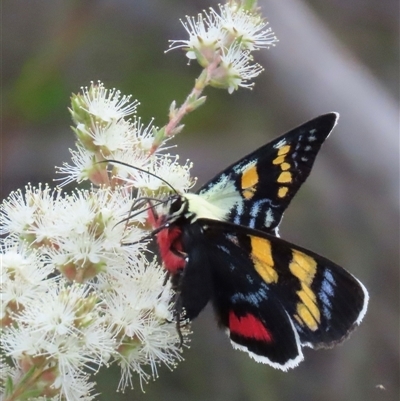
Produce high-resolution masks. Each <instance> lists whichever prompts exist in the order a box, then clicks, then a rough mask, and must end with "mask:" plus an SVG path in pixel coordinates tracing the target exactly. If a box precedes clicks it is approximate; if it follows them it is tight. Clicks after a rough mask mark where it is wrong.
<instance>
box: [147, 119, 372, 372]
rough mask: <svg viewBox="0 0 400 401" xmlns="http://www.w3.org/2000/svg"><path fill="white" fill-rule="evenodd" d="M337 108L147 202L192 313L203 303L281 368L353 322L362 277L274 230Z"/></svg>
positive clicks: (239, 343)
mask: <svg viewBox="0 0 400 401" xmlns="http://www.w3.org/2000/svg"><path fill="white" fill-rule="evenodd" d="M337 120H338V114H337V113H328V114H324V115H321V116H319V117H317V118H315V119H313V120H311V121H308V122H306V123H305V124H303V125H301V126H299V127H297V128H294V129H293V130H291V131H289V132H287V133H286V134H284V135H282V136H280V137H279V138H277V139H275V140H273V141H272V142H270V143H267V144H266V145H264V146H262V147H261V148H259V149H257V150H255V151H254V152H252V153H250V154H249V155H247V156H245V157H243V158H242V159H240V160H239V161H237V162H236V163H234V164H232V165H231V166H229V167H227V168H226V169H225V170H223V171H222V172H221V173H219V174H218V175H217V176H216V177H214V178H213V179H212V180H210V181H209V182H208V183H206V184H205V185H203V186H202V187H201V188H200V189H199V190H198V191H197V192H196V193H175V194H172V195H170V196H169V197H168V198H167V199H165V200H164V201H163V202H161V206H160V205H158V206H157V207H156V206H155V205H152V204H151V202H150V201H149V202H150V205H151V206H150V207H149V216H148V218H149V221H150V222H151V224H152V225H153V227H154V231H153V235H154V236H155V237H156V241H157V244H158V249H159V253H160V256H161V259H162V261H163V264H164V266H165V268H166V270H167V271H168V274H169V276H170V278H171V281H172V285H173V288H174V289H175V291H176V299H175V310H176V311H177V315H181V314H183V316H184V317H185V318H186V319H189V320H193V319H195V318H196V317H197V316H198V314H199V313H200V312H201V311H202V310H203V309H204V307H205V306H206V305H207V304H208V303H209V302H211V303H212V305H213V307H214V311H215V315H216V317H217V320H218V324H219V325H220V326H221V327H222V328H224V329H225V331H226V333H227V334H228V336H229V338H230V341H231V343H232V345H233V347H234V348H236V349H239V350H242V351H246V352H247V353H248V354H249V355H250V357H252V358H253V359H254V360H256V361H257V362H261V363H266V364H269V365H271V366H272V367H274V368H277V369H281V370H284V371H286V370H288V369H290V368H293V367H295V366H297V365H298V364H299V362H300V361H302V360H303V353H302V347H305V346H307V347H311V348H320V347H331V346H333V345H335V344H337V343H339V342H341V341H342V340H344V339H345V338H346V337H347V336H348V335H349V333H350V332H351V331H352V330H353V329H354V328H355V327H356V326H358V325H359V324H360V322H361V321H362V319H363V317H364V315H365V313H366V310H367V305H368V292H367V290H366V288H365V287H364V285H363V284H362V283H361V282H360V281H359V280H358V279H357V278H355V277H354V276H353V275H352V274H350V273H349V272H347V271H346V270H345V269H344V268H342V267H340V266H339V265H337V264H335V263H334V262H332V261H330V260H329V259H327V258H325V257H323V256H320V255H318V254H316V253H314V252H312V251H310V250H308V249H305V248H303V247H300V246H298V245H295V244H292V243H290V242H288V241H285V240H284V239H282V238H280V237H279V236H278V226H279V223H280V221H281V219H282V216H283V213H284V211H285V210H286V208H287V207H288V205H289V203H290V202H291V200H292V199H293V197H294V196H295V194H296V192H297V191H298V189H299V188H300V186H301V185H302V184H303V183H304V181H305V180H306V178H307V177H308V175H309V174H310V171H311V168H312V166H313V164H314V161H315V158H316V156H317V154H318V152H319V150H320V148H321V145H322V144H323V142H324V141H325V139H326V138H327V137H328V136H329V134H330V133H331V131H332V129H333V128H334V126H335V125H336V122H337Z"/></svg>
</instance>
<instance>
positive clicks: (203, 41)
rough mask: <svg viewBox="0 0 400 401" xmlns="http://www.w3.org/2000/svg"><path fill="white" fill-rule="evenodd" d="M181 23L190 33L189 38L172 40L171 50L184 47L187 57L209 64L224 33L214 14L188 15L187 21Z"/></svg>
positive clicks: (203, 64) (202, 63)
mask: <svg viewBox="0 0 400 401" xmlns="http://www.w3.org/2000/svg"><path fill="white" fill-rule="evenodd" d="M181 23H182V25H183V26H184V28H185V29H186V31H187V33H188V34H189V39H187V40H172V41H171V44H170V46H169V50H173V49H178V48H183V49H184V50H186V57H188V58H189V59H196V58H197V59H198V61H199V63H200V64H201V65H202V66H203V67H205V66H207V64H208V63H210V62H211V61H212V60H213V58H214V55H215V52H216V51H218V49H219V47H220V43H221V40H222V39H223V35H224V34H223V32H221V30H220V27H219V24H218V21H217V20H216V19H215V17H214V14H213V13H207V12H204V14H198V15H197V18H195V17H190V16H186V21H185V22H184V21H181Z"/></svg>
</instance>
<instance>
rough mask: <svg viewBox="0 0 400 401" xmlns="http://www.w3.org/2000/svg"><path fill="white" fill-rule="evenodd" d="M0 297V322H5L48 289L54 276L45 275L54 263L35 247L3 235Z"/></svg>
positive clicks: (50, 272)
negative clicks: (4, 237)
mask: <svg viewBox="0 0 400 401" xmlns="http://www.w3.org/2000/svg"><path fill="white" fill-rule="evenodd" d="M0 264H1V279H0V300H1V317H0V319H1V320H2V324H3V325H6V324H7V323H8V322H9V319H11V320H12V319H13V314H14V313H16V312H18V311H20V310H22V309H23V308H25V306H26V305H28V304H30V303H31V302H32V301H34V300H35V299H36V298H40V297H41V296H42V295H43V294H44V293H46V291H47V287H48V285H49V283H51V282H52V281H53V279H51V278H50V279H49V278H48V277H49V276H50V274H52V273H53V271H54V266H53V265H52V264H51V263H50V260H49V258H48V257H46V256H45V255H43V254H41V253H40V252H39V250H38V249H32V248H29V247H28V246H27V244H26V243H23V242H19V241H17V240H16V239H15V238H13V237H8V238H6V239H5V240H4V241H3V243H2V246H1V255H0Z"/></svg>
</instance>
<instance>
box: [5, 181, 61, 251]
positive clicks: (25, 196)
mask: <svg viewBox="0 0 400 401" xmlns="http://www.w3.org/2000/svg"><path fill="white" fill-rule="evenodd" d="M63 202H64V201H63V199H62V197H61V191H60V190H58V189H55V190H52V189H50V188H49V187H48V186H45V187H44V189H42V187H41V185H39V187H38V188H35V187H31V186H30V185H28V186H27V187H26V188H25V193H23V192H22V191H21V190H17V191H15V192H12V193H11V194H10V196H9V197H8V199H6V200H5V201H3V202H2V204H1V205H0V214H1V221H2V227H1V232H2V233H5V234H13V235H17V236H18V237H20V238H22V239H24V240H27V241H28V242H29V243H31V242H35V244H36V245H37V246H38V245H40V244H41V243H44V242H46V241H47V240H48V239H49V238H52V237H53V236H54V234H55V232H54V231H52V228H54V227H55V226H54V223H55V222H56V221H57V220H58V217H57V216H58V215H59V213H60V211H61V210H62V209H63V207H64V205H63ZM56 231H57V228H56Z"/></svg>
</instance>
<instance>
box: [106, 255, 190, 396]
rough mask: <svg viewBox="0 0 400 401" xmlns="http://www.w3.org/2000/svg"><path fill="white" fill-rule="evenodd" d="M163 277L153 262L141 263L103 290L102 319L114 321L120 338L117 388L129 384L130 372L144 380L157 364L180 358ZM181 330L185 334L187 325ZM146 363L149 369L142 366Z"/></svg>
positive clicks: (154, 376)
mask: <svg viewBox="0 0 400 401" xmlns="http://www.w3.org/2000/svg"><path fill="white" fill-rule="evenodd" d="M164 280H165V272H164V270H163V269H161V268H160V267H158V265H157V264H156V263H155V262H152V263H150V264H142V265H141V267H139V268H138V269H135V270H132V271H131V274H130V275H129V276H128V277H127V279H126V280H124V281H119V286H118V288H115V291H112V292H107V294H106V298H105V300H104V303H105V305H107V307H106V319H108V320H109V321H110V324H111V325H114V327H115V330H116V332H117V338H118V339H119V342H120V346H119V348H118V349H119V354H118V355H117V356H116V359H117V362H118V364H119V366H120V367H121V372H122V378H121V381H120V385H119V388H121V389H123V388H125V387H126V386H131V385H132V383H131V377H132V373H133V372H136V373H137V374H139V375H140V378H141V380H143V381H144V382H147V381H148V379H150V378H151V377H152V378H156V377H157V365H158V364H160V363H164V364H165V365H167V366H169V367H170V368H172V367H174V366H175V364H176V362H177V361H179V360H181V359H182V357H181V351H182V350H181V347H180V346H179V341H180V340H179V336H178V333H177V330H176V324H175V322H174V316H173V311H172V308H173V305H172V304H171V302H170V300H171V296H172V294H171V288H170V284H168V285H167V286H163V282H164ZM101 286H102V287H105V285H104V283H103V284H102V285H101ZM182 331H183V333H184V334H185V333H186V332H187V329H185V328H182ZM146 365H150V373H147V372H146V371H145V370H144V366H146Z"/></svg>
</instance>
